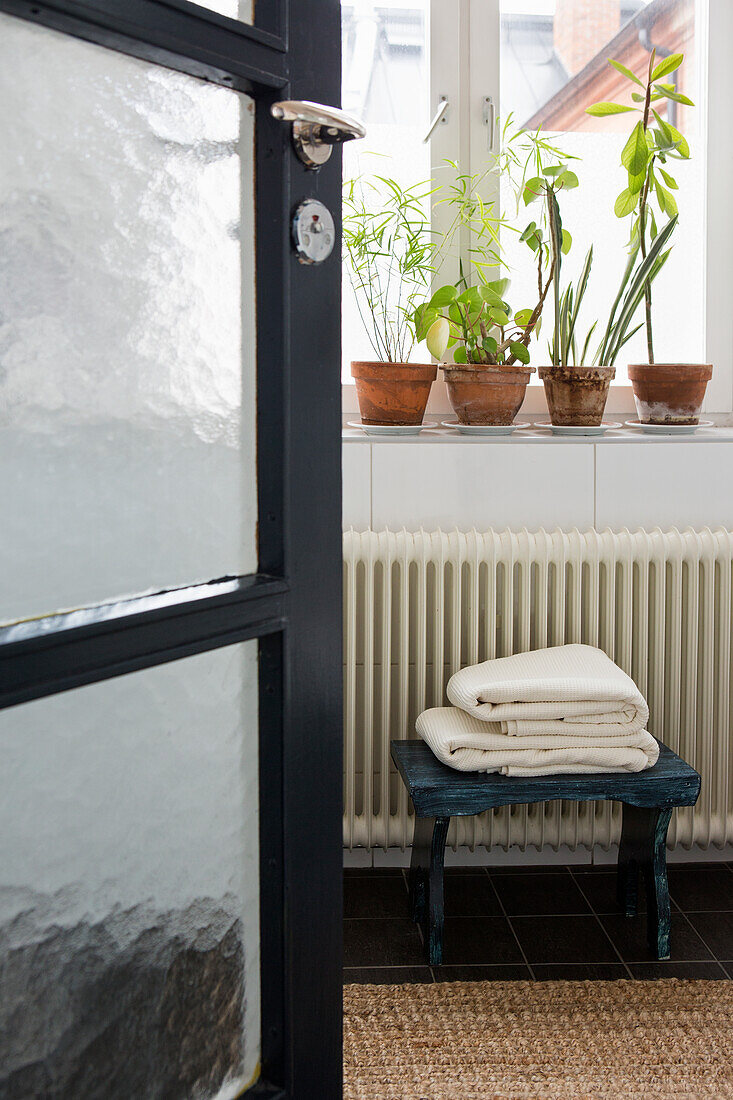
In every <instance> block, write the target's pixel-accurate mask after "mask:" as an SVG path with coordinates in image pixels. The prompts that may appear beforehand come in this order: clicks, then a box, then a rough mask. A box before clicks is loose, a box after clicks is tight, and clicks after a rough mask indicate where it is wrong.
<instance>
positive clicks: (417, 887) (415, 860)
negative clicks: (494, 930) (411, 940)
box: [410, 817, 450, 966]
mask: <svg viewBox="0 0 733 1100" xmlns="http://www.w3.org/2000/svg"><path fill="white" fill-rule="evenodd" d="M449 825H450V818H449V817H418V818H416V819H415V834H414V837H413V841H412V859H411V862H410V909H411V913H412V919H413V920H414V921H415V922H416V923H420V924H422V926H423V931H424V935H425V942H426V946H427V949H428V963H429V964H430V965H431V966H440V964H441V963H442V961H443V862H444V857H445V841H446V837H447V835H448V826H449Z"/></svg>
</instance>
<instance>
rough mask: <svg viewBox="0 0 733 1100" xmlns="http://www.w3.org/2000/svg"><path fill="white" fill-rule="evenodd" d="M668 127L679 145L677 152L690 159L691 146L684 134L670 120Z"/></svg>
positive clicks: (677, 145)
mask: <svg viewBox="0 0 733 1100" xmlns="http://www.w3.org/2000/svg"><path fill="white" fill-rule="evenodd" d="M655 113H656V112H655ZM667 129H668V130H669V132H670V133H671V135H672V140H673V141H674V143H675V145H676V147H677V152H678V153H679V154H680V156H681V157H684V159H685V160H689V157H690V146H689V145H688V144H687V141H686V139H685V138H684V137H683V136H682V134H681V133H680V132H679V130H677V129H675V127H674V126H673V125H672V124H671V123H670V122H668V123H667Z"/></svg>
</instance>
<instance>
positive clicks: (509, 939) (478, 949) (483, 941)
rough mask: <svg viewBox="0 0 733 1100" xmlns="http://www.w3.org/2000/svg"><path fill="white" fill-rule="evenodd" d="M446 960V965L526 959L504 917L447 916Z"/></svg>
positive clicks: (510, 961) (444, 943) (509, 961)
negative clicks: (523, 957)
mask: <svg viewBox="0 0 733 1100" xmlns="http://www.w3.org/2000/svg"><path fill="white" fill-rule="evenodd" d="M443 961H444V963H445V964H446V965H447V966H458V965H464V964H470V965H476V964H481V963H495V964H498V963H522V962H524V960H523V959H522V953H521V951H520V950H519V948H518V946H517V941H516V940H515V938H514V936H513V935H512V930H511V928H510V927H509V922H508V921H507V920H506V918H505V917H447V918H446V921H445V935H444V942H443Z"/></svg>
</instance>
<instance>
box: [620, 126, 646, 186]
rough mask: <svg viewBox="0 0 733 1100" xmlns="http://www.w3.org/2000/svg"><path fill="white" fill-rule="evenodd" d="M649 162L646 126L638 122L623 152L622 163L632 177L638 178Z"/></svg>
mask: <svg viewBox="0 0 733 1100" xmlns="http://www.w3.org/2000/svg"><path fill="white" fill-rule="evenodd" d="M648 160H649V146H648V145H647V140H646V134H645V132H644V126H643V124H642V123H641V121H639V122H637V124H636V126H635V127H634V129H633V130H632V131H631V135H630V137H629V140H628V141H627V142H626V144H625V145H624V147H623V149H622V151H621V163H622V164H623V166H624V168H625V169H626V170H627V171H628V173H629V175H631V176H638V175H639V174H640V173H641V172H643V171H644V170H645V168H646V166H647V162H648Z"/></svg>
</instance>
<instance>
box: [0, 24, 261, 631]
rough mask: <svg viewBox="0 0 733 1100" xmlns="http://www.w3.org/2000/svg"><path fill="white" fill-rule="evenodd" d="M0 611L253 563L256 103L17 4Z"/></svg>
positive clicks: (1, 355) (8, 54) (6, 264)
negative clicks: (52, 23)
mask: <svg viewBox="0 0 733 1100" xmlns="http://www.w3.org/2000/svg"><path fill="white" fill-rule="evenodd" d="M0 119H1V120H2V121H1V122H0V132H1V133H2V148H3V153H2V164H3V168H2V172H1V173H0V469H2V477H0V516H2V532H1V533H0V621H3V620H9V619H13V618H17V617H24V616H29V615H38V614H43V613H48V612H51V611H54V610H57V609H60V608H65V607H75V606H79V605H84V604H88V603H94V602H98V601H102V600H106V599H110V598H114V597H117V596H123V595H127V594H131V593H135V592H139V591H145V590H156V589H159V588H161V587H175V586H178V585H182V584H188V583H193V582H196V581H204V580H210V579H212V578H214V577H219V576H222V575H225V574H241V573H249V572H254V571H255V570H256V552H255V530H256V472H255V361H254V360H255V331H254V304H253V259H252V255H253V241H254V228H253V226H254V209H253V159H252V158H253V139H254V116H253V104H252V102H251V101H250V100H249V99H248V98H247V97H245V96H242V95H239V94H237V93H235V92H232V91H229V90H227V89H223V88H218V87H214V86H211V85H207V84H205V83H203V82H199V81H197V80H195V79H193V78H191V77H188V76H185V75H182V74H180V73H174V72H171V71H169V70H167V69H163V68H160V67H157V66H154V65H150V64H148V63H146V62H143V61H139V60H137V59H135V58H130V57H125V56H123V55H122V54H119V53H115V52H114V51H112V50H106V49H104V48H103V47H100V46H95V45H92V44H90V43H87V42H82V41H79V40H77V39H74V38H71V37H68V36H66V35H62V34H59V33H57V32H55V31H51V30H48V29H46V28H43V27H38V26H34V25H32V24H30V23H27V22H24V21H22V20H19V19H16V18H14V17H12V16H7V15H1V16H0Z"/></svg>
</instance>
